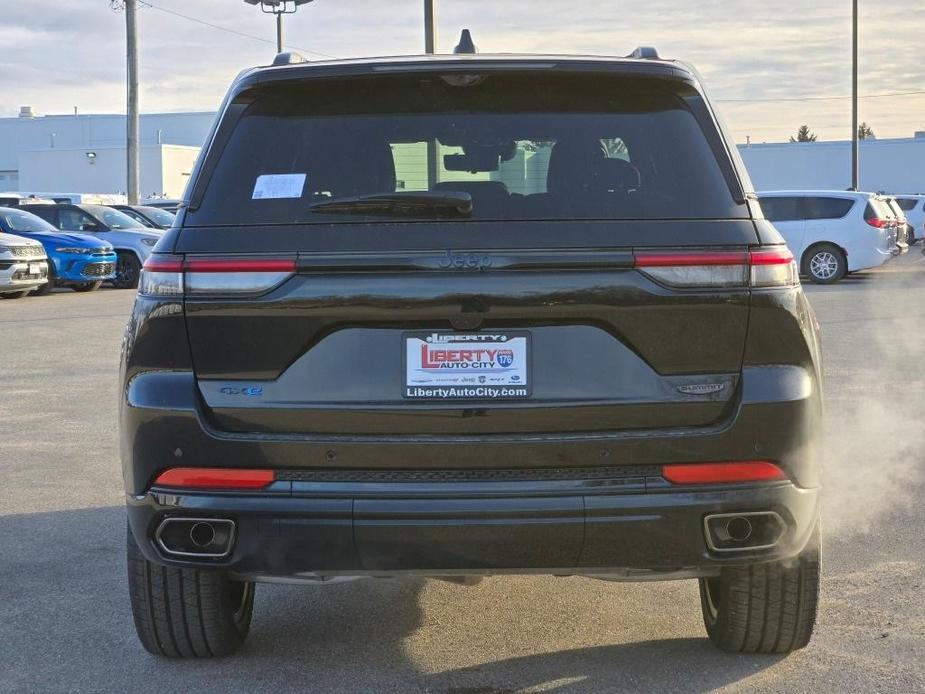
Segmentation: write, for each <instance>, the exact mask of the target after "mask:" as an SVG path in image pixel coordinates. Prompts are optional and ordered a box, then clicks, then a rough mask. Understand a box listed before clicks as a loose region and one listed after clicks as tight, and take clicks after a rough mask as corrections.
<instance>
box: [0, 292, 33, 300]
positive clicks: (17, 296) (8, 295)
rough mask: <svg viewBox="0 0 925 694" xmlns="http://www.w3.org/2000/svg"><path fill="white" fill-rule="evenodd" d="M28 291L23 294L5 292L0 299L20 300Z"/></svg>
mask: <svg viewBox="0 0 925 694" xmlns="http://www.w3.org/2000/svg"><path fill="white" fill-rule="evenodd" d="M28 293H29V292H28V291H25V292H6V293H5V294H0V299H22V298H23V297H24V296H25V295H26V294H28Z"/></svg>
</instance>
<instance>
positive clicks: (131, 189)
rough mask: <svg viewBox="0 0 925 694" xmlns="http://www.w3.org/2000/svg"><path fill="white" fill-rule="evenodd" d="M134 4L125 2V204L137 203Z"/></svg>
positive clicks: (136, 89)
mask: <svg viewBox="0 0 925 694" xmlns="http://www.w3.org/2000/svg"><path fill="white" fill-rule="evenodd" d="M137 10H138V5H137V2H136V0H125V43H126V56H125V66H126V91H127V95H126V116H127V117H126V122H125V151H126V179H127V180H126V195H127V197H128V204H129V205H137V204H138V174H139V171H138V15H137Z"/></svg>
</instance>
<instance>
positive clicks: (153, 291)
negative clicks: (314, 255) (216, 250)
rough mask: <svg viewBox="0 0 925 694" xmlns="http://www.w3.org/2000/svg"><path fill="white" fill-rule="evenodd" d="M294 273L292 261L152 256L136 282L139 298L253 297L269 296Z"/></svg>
mask: <svg viewBox="0 0 925 694" xmlns="http://www.w3.org/2000/svg"><path fill="white" fill-rule="evenodd" d="M295 271H296V261H295V258H189V259H187V260H185V261H184V260H183V259H182V258H181V257H180V256H171V255H152V256H150V257H149V258H148V260H147V261H145V264H144V267H143V268H142V272H141V278H140V279H139V285H138V292H139V294H143V295H149V296H175V295H182V294H184V293H186V294H187V295H197V294H231V295H253V294H262V293H264V292H268V291H270V290H271V289H273V288H274V287H277V286H279V285H280V284H282V283H283V282H284V281H285V280H286V279H288V278H289V277H291V276H292V274H293V273H295Z"/></svg>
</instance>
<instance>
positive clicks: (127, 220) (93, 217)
mask: <svg viewBox="0 0 925 694" xmlns="http://www.w3.org/2000/svg"><path fill="white" fill-rule="evenodd" d="M20 209H23V210H27V211H28V212H31V213H32V214H34V215H36V216H37V217H41V218H42V219H44V220H45V221H46V222H48V223H49V224H51V225H52V226H53V227H55V228H56V229H59V230H61V231H77V232H80V233H83V234H91V235H93V236H96V237H98V238H100V239H102V240H104V241H108V242H109V243H110V244H111V245H112V247H113V248H114V249H115V251H116V256H117V261H116V275H115V278H114V279H112V280H111V282H112V284H113V286H114V287H116V288H117V289H133V288H135V287H137V286H138V277H139V274H140V273H141V264H142V263H143V262H144V261H145V260H146V259H147V258H148V256H149V255H151V251H152V250H153V249H154V245H155V244H156V243H157V242H158V240H159V239H160V238H161V235H162V234H163V231H162V230H161V229H152V228H151V227H146V226H142V224H141V223H140V222H137V221H135V220H134V219H132V218H131V217H128V216H126V215H124V214H123V213H122V212H119V210H114V209H112V208H111V207H107V206H105V205H72V204H70V203H61V204H57V205H21V206H20Z"/></svg>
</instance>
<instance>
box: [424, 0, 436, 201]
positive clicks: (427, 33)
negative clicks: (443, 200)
mask: <svg viewBox="0 0 925 694" xmlns="http://www.w3.org/2000/svg"><path fill="white" fill-rule="evenodd" d="M434 2H435V0H424V52H425V53H427V54H433V53H436V52H437V21H436V17H435V15H434ZM436 184H437V141H436V140H428V141H427V189H428V190H433V188H434V186H435V185H436Z"/></svg>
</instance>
